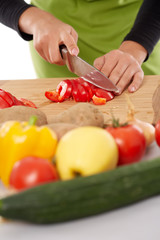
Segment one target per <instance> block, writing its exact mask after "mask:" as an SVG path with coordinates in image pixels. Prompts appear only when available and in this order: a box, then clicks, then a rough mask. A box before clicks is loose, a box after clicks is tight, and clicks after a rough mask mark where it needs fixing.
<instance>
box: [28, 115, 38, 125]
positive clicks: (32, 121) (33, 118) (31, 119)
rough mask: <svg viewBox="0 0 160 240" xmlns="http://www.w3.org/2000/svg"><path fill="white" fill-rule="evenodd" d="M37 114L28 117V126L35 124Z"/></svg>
mask: <svg viewBox="0 0 160 240" xmlns="http://www.w3.org/2000/svg"><path fill="white" fill-rule="evenodd" d="M37 119H38V118H37V116H35V115H33V116H31V117H30V118H29V121H28V125H30V126H33V125H36V122H37Z"/></svg>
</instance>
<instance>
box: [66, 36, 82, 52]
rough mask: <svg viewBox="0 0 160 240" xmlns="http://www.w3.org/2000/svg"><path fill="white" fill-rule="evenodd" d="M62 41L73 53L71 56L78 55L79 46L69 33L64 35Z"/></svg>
mask: <svg viewBox="0 0 160 240" xmlns="http://www.w3.org/2000/svg"><path fill="white" fill-rule="evenodd" d="M63 43H64V44H65V45H66V47H67V49H68V51H69V53H70V54H71V55H73V56H77V55H78V53H79V48H78V46H77V44H76V42H75V40H74V38H73V36H72V35H71V34H67V35H65V37H64V40H63Z"/></svg>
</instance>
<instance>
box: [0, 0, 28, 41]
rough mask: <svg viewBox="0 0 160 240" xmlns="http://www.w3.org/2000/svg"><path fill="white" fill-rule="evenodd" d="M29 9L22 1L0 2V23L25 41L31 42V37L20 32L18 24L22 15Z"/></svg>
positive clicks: (0, 0)
mask: <svg viewBox="0 0 160 240" xmlns="http://www.w3.org/2000/svg"><path fill="white" fill-rule="evenodd" d="M30 7H31V5H29V4H27V3H26V2H24V1H23V0H0V22H1V23H2V24H4V25H6V26H8V27H10V28H12V29H14V30H15V31H17V32H18V33H19V34H20V35H21V37H23V38H24V39H25V40H31V39H32V36H31V35H28V34H25V33H23V32H20V29H19V24H18V23H19V18H20V16H21V15H22V13H23V12H24V11H26V10H27V9H28V8H30Z"/></svg>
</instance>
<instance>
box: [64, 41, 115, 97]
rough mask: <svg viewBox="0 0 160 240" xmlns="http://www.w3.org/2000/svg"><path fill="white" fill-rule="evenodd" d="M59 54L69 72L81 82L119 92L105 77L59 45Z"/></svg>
mask: <svg viewBox="0 0 160 240" xmlns="http://www.w3.org/2000/svg"><path fill="white" fill-rule="evenodd" d="M60 52H61V55H62V58H63V60H64V62H65V64H66V65H67V67H68V69H69V71H71V72H73V73H75V74H76V75H77V76H79V77H81V78H82V79H83V80H85V81H87V82H90V83H92V84H93V85H95V86H97V87H99V88H102V89H105V90H108V91H112V92H116V93H118V92H119V90H118V88H117V87H116V86H115V85H114V83H113V82H112V81H111V80H110V79H109V78H108V77H107V76H105V75H104V74H103V73H102V72H100V71H99V70H98V69H97V68H95V67H93V66H92V65H90V64H89V63H87V62H86V61H84V60H83V59H81V58H80V57H78V56H72V55H71V54H70V53H69V51H68V49H67V48H66V46H64V45H61V46H60Z"/></svg>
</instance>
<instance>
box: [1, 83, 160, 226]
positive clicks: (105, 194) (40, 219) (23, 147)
mask: <svg viewBox="0 0 160 240" xmlns="http://www.w3.org/2000/svg"><path fill="white" fill-rule="evenodd" d="M74 84H75V85H74ZM86 84H87V85H86ZM74 86H76V87H74ZM88 86H89V87H88ZM81 87H83V88H81ZM87 87H88V88H87ZM92 87H93V86H91V85H90V84H88V83H86V82H83V81H82V80H81V79H77V80H76V81H75V80H73V81H72V80H64V81H62V82H60V84H59V85H58V86H57V89H56V91H53V92H46V93H45V94H46V96H47V97H48V98H52V100H53V101H54V102H61V101H64V100H66V99H70V98H73V99H74V100H75V101H77V102H79V101H84V102H85V101H91V99H92V100H93V99H94V97H97V98H101V96H102V93H103V94H104V95H103V97H102V98H103V99H105V101H107V96H110V95H107V94H110V93H109V92H108V93H107V92H106V91H104V90H102V89H98V88H96V87H93V88H92ZM84 89H85V91H84ZM87 89H88V90H87ZM82 90H83V91H82ZM2 94H4V92H3V93H2ZM47 94H48V95H47ZM105 94H106V95H105ZM111 94H112V93H111ZM6 96H10V95H8V93H7V95H6ZM11 96H12V95H11ZM11 96H10V98H11ZM113 97H114V96H113ZM1 98H2V97H1ZM110 98H111V96H110ZM6 99H8V98H7V97H6ZM13 99H14V97H13ZM99 100H100V99H98V101H99ZM7 101H9V100H7ZM15 101H16V100H15ZM93 101H94V100H93ZM23 104H24V103H23ZM23 104H22V105H23ZM29 104H30V103H29ZM2 106H6V105H2ZM128 106H129V110H128V119H127V122H125V123H119V121H118V120H117V119H115V118H113V119H112V123H111V124H109V125H106V124H105V123H104V116H103V114H102V112H101V111H100V110H99V109H98V108H97V107H95V106H94V105H93V104H89V103H78V104H76V105H74V106H73V107H71V108H69V109H68V110H65V111H64V112H62V113H60V114H58V115H56V116H53V121H52V123H51V124H47V122H46V119H45V118H44V116H43V115H42V114H41V113H38V114H39V115H38V114H37V111H39V110H38V109H35V108H26V106H24V105H23V106H13V105H12V107H10V108H9V110H10V112H12V110H13V109H14V108H15V109H16V111H17V109H19V108H20V111H21V112H22V110H21V109H24V108H25V109H26V110H25V111H26V112H27V114H28V115H27V117H26V118H29V117H30V116H31V113H34V114H32V117H31V118H30V120H29V121H24V120H23V119H20V120H17V119H15V118H16V117H15V115H16V116H17V113H16V114H15V115H14V116H13V118H11V119H8V120H12V121H8V120H7V121H4V122H3V123H2V125H1V126H0V148H1V152H0V178H1V180H2V182H3V183H4V185H5V186H6V187H7V188H8V189H14V190H15V191H16V193H15V194H14V195H13V196H9V197H5V198H3V199H1V200H0V215H1V216H3V217H6V218H10V219H19V220H25V221H30V222H36V223H52V222H61V221H66V220H71V219H76V218H81V217H85V216H89V215H94V214H97V213H101V212H104V211H108V210H111V209H114V208H117V207H121V206H125V205H126V204H130V203H133V202H136V201H138V200H142V199H145V198H147V197H150V196H153V195H156V194H159V193H160V184H159V183H160V158H159V159H156V160H154V161H147V162H143V161H142V162H141V160H142V158H143V156H144V154H145V152H146V149H147V147H148V146H149V145H150V144H152V143H153V142H154V141H155V140H156V142H157V144H158V146H160V121H159V122H157V124H156V126H155V127H154V126H152V125H151V124H149V123H145V122H142V121H140V120H138V119H136V118H135V116H134V107H133V105H132V104H131V102H129V101H128ZM7 108H8V107H7ZM7 108H6V109H1V110H0V111H1V112H3V114H2V115H4V113H5V114H6V115H7V116H8V115H9V114H8V113H9V112H8V111H7V112H5V111H6V110H8V109H7ZM28 109H29V110H28ZM14 111H15V110H14ZM28 111H31V112H28ZM36 114H37V115H36ZM33 115H36V116H39V118H41V119H42V121H41V122H40V123H38V121H36V117H35V116H33ZM37 123H38V124H37ZM38 125H41V126H38ZM8 149H9V151H8ZM126 179H127V182H126ZM65 180H68V181H65ZM38 185H39V186H38ZM22 190H23V191H22ZM18 191H21V192H20V193H18Z"/></svg>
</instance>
